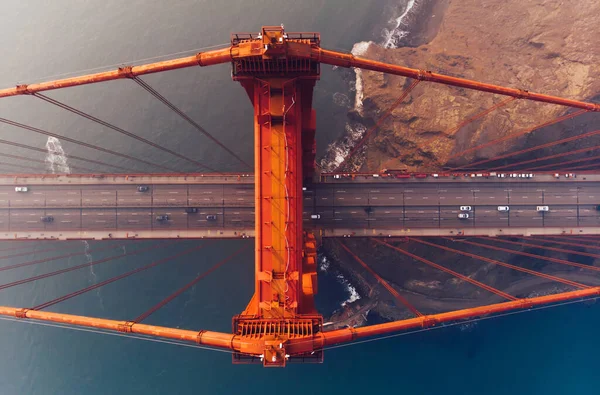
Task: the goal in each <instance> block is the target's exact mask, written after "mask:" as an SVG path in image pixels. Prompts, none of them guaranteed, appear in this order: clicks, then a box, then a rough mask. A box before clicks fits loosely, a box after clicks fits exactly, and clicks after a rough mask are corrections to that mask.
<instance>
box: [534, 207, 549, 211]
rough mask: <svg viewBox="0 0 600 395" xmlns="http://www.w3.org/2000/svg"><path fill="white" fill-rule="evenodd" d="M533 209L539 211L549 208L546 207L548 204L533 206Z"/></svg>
mask: <svg viewBox="0 0 600 395" xmlns="http://www.w3.org/2000/svg"><path fill="white" fill-rule="evenodd" d="M535 210H536V211H538V212H539V211H548V210H549V208H548V206H537V207H536V208H535Z"/></svg>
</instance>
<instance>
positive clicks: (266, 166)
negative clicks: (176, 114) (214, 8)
mask: <svg viewBox="0 0 600 395" xmlns="http://www.w3.org/2000/svg"><path fill="white" fill-rule="evenodd" d="M231 44H232V47H231V51H232V58H233V59H234V60H233V79H234V80H236V81H239V82H240V83H241V84H242V86H243V87H244V89H245V90H246V92H247V93H248V96H249V97H250V100H251V101H252V104H253V105H254V156H255V164H254V166H255V175H256V188H255V203H256V206H255V207H256V212H255V218H256V225H255V226H256V239H255V247H256V248H255V255H256V257H255V271H256V273H255V282H256V284H255V293H254V296H253V297H252V300H251V301H250V303H249V304H248V306H247V307H246V309H245V310H244V311H243V312H242V313H241V314H240V315H238V316H236V317H234V318H233V333H234V335H236V338H237V339H238V341H239V347H236V351H238V353H236V354H235V355H234V361H236V362H252V361H254V360H257V359H258V358H259V359H261V360H262V362H263V364H264V365H265V366H285V364H286V361H287V360H288V359H289V358H290V355H293V358H299V359H301V360H302V361H305V362H308V361H315V362H319V361H321V359H322V352H321V351H319V350H318V349H320V347H318V345H316V344H313V342H314V339H315V338H317V336H315V335H316V334H317V333H319V332H321V329H322V323H323V319H322V317H321V315H319V314H317V312H316V310H315V307H314V300H313V295H314V294H315V293H316V291H317V274H316V246H315V239H314V236H313V235H312V234H310V233H307V232H304V231H303V228H302V186H303V181H304V180H310V179H311V178H312V176H313V173H314V160H315V110H314V109H313V108H312V97H313V88H314V85H315V82H316V81H317V80H318V79H319V75H320V70H319V62H318V61H315V60H312V59H308V58H300V57H296V56H291V55H290V53H291V52H295V51H297V50H303V51H310V49H311V48H314V47H318V46H319V45H320V37H319V34H318V33H290V34H289V35H288V34H286V32H285V31H284V29H283V26H281V27H279V26H267V27H263V28H262V30H261V33H259V34H252V33H237V34H233V35H232V40H231ZM308 53H310V52H308ZM235 55H237V56H235ZM248 355H255V356H256V355H259V356H260V357H258V358H256V357H248Z"/></svg>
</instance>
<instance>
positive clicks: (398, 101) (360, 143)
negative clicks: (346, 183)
mask: <svg viewBox="0 0 600 395" xmlns="http://www.w3.org/2000/svg"><path fill="white" fill-rule="evenodd" d="M419 82H421V81H420V80H414V81H413V82H412V84H410V85H409V86H408V88H406V89H405V90H404V92H402V94H401V95H400V97H398V99H396V101H395V102H394V103H392V105H391V106H390V108H388V109H387V110H386V111H385V112H384V113H383V115H382V116H381V117H379V119H378V120H377V122H375V125H373V126H372V127H371V128H370V129H369V130H367V131H366V132H365V134H364V135H363V136H362V138H361V139H360V140H359V141H358V143H356V145H355V146H354V148H352V150H350V152H349V153H348V155H346V157H345V158H344V159H343V160H342V162H341V163H340V164H339V165H338V166H337V167H336V169H335V170H333V172H336V171H339V170H341V169H343V167H344V164H346V163H347V162H348V160H349V159H350V158H351V157H352V156H353V155H354V154H355V153H356V151H358V150H359V149H360V147H362V146H363V144H364V143H365V142H366V141H367V139H368V138H369V137H370V136H371V135H372V134H373V133H374V132H375V131H376V130H377V129H378V128H379V127H380V126H381V125H382V124H383V122H384V121H385V120H386V119H388V117H389V116H390V115H392V112H393V111H394V110H395V109H396V107H398V106H399V105H400V104H401V103H402V102H403V101H404V99H406V96H408V95H409V94H410V92H411V91H412V90H413V89H414V88H415V87H416V86H417V85H418V84H419Z"/></svg>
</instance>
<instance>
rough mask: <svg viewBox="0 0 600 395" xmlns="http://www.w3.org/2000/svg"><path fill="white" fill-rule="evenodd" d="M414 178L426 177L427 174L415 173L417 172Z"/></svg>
mask: <svg viewBox="0 0 600 395" xmlns="http://www.w3.org/2000/svg"><path fill="white" fill-rule="evenodd" d="M415 178H427V174H425V173H417V174H415Z"/></svg>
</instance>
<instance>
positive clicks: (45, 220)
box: [40, 215, 54, 222]
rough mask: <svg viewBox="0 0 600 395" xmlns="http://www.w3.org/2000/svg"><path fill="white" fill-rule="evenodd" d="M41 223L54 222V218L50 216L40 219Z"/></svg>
mask: <svg viewBox="0 0 600 395" xmlns="http://www.w3.org/2000/svg"><path fill="white" fill-rule="evenodd" d="M40 221H42V222H54V217H52V216H50V215H45V216H43V217H40Z"/></svg>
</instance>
